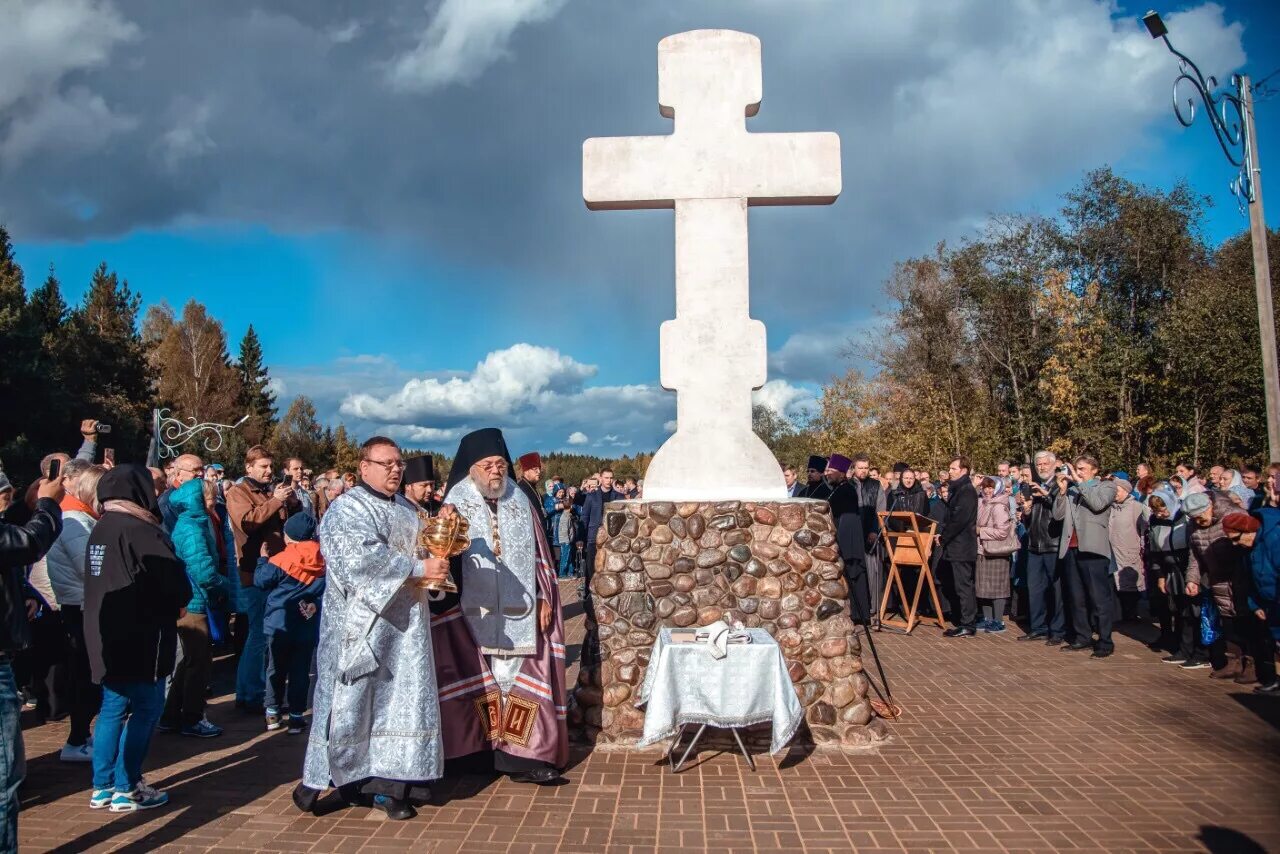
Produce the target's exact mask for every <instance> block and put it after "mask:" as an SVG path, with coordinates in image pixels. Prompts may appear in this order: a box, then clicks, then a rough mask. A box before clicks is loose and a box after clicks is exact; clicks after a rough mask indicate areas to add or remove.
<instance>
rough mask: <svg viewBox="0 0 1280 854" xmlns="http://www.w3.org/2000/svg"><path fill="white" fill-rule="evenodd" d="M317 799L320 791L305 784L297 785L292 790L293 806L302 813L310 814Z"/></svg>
mask: <svg viewBox="0 0 1280 854" xmlns="http://www.w3.org/2000/svg"><path fill="white" fill-rule="evenodd" d="M319 797H320V791H319V790H318V789H313V788H311V787H310V786H308V785H306V784H305V783H299V784H298V785H297V786H294V788H293V805H294V806H295V807H297V808H298V809H300V810H302V811H303V812H307V813H309V812H312V811H313V810H314V809H315V808H316V801H317V800H318V799H319Z"/></svg>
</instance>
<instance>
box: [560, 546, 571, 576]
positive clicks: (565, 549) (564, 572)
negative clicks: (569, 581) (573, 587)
mask: <svg viewBox="0 0 1280 854" xmlns="http://www.w3.org/2000/svg"><path fill="white" fill-rule="evenodd" d="M557 574H558V575H559V576H560V577H561V578H568V577H569V576H570V575H572V574H573V543H561V544H560V571H559V572H558V573H557Z"/></svg>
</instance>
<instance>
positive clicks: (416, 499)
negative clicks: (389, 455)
mask: <svg viewBox="0 0 1280 854" xmlns="http://www.w3.org/2000/svg"><path fill="white" fill-rule="evenodd" d="M404 497H405V498H407V499H409V500H410V501H412V502H413V503H414V504H415V505H416V506H417V507H419V508H420V509H421V510H422V511H423V512H425V513H426V514H427V515H428V516H434V515H436V514H437V513H439V512H440V502H439V501H437V500H436V466H435V462H434V461H433V460H432V459H431V455H430V454H424V455H423V456H421V457H410V458H409V459H407V460H405V463H404Z"/></svg>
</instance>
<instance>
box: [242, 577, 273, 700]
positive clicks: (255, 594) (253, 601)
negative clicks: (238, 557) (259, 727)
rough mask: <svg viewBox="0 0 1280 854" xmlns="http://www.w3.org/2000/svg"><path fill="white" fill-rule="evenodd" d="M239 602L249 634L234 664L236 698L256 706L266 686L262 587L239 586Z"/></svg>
mask: <svg viewBox="0 0 1280 854" xmlns="http://www.w3.org/2000/svg"><path fill="white" fill-rule="evenodd" d="M262 560H266V558H262ZM240 606H241V607H242V608H243V609H244V611H243V613H244V614H246V615H248V617H249V634H248V635H247V636H246V637H245V641H244V650H243V651H241V653H240V663H239V664H238V665H236V702H238V703H247V704H248V705H250V706H260V705H262V700H263V697H264V695H265V694H266V690H267V636H266V635H265V634H263V632H262V614H263V611H264V610H266V606H267V593H266V591H265V590H261V589H260V588H257V587H241V588H240Z"/></svg>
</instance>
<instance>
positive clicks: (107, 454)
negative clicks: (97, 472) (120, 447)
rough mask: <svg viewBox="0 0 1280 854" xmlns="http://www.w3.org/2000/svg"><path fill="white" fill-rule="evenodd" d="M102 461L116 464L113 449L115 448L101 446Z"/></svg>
mask: <svg viewBox="0 0 1280 854" xmlns="http://www.w3.org/2000/svg"><path fill="white" fill-rule="evenodd" d="M102 461H103V462H104V463H110V464H111V465H115V464H116V449H115V448H103V449H102Z"/></svg>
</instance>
